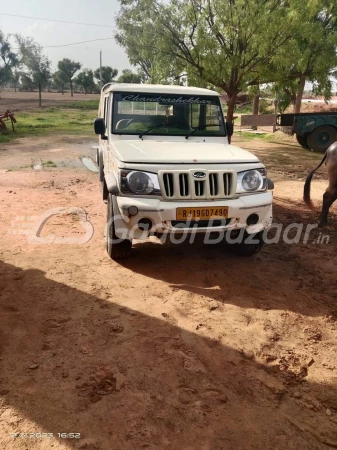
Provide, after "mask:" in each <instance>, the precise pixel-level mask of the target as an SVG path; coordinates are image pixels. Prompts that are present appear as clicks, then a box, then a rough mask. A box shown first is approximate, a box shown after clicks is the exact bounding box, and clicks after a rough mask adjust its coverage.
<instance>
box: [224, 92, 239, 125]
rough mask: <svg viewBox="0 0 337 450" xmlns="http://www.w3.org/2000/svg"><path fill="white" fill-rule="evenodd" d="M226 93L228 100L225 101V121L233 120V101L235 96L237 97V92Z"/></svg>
mask: <svg viewBox="0 0 337 450" xmlns="http://www.w3.org/2000/svg"><path fill="white" fill-rule="evenodd" d="M227 95H228V101H227V115H226V120H227V122H233V116H234V109H235V101H236V97H237V95H238V93H237V92H231V93H228V92H227Z"/></svg>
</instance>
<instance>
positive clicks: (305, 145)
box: [296, 134, 310, 148]
mask: <svg viewBox="0 0 337 450" xmlns="http://www.w3.org/2000/svg"><path fill="white" fill-rule="evenodd" d="M296 140H297V142H298V143H299V144H300V146H301V147H303V148H310V147H309V144H308V139H307V136H299V135H298V134H296Z"/></svg>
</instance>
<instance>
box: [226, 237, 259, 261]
mask: <svg viewBox="0 0 337 450" xmlns="http://www.w3.org/2000/svg"><path fill="white" fill-rule="evenodd" d="M231 238H233V239H234V238H235V236H232V235H231ZM228 245H229V249H230V251H231V252H232V253H234V254H235V255H238V256H253V255H257V254H258V253H259V252H260V251H261V250H262V248H263V246H264V240H263V232H260V233H255V234H248V233H247V232H246V231H245V232H244V234H243V237H242V240H241V242H235V243H234V244H231V243H230V242H229V244H228Z"/></svg>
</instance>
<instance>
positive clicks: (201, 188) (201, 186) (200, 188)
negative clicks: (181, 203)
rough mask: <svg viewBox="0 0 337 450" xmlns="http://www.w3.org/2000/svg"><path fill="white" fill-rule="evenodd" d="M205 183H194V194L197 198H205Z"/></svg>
mask: <svg viewBox="0 0 337 450" xmlns="http://www.w3.org/2000/svg"><path fill="white" fill-rule="evenodd" d="M205 184H206V182H205V181H199V180H198V181H195V182H194V192H195V196H196V197H203V195H204V193H205Z"/></svg>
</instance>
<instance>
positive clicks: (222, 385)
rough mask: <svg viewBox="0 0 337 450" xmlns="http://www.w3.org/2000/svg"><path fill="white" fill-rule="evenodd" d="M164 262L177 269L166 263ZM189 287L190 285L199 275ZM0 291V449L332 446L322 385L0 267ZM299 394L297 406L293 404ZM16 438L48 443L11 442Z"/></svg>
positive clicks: (330, 398) (37, 275)
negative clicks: (45, 435)
mask: <svg viewBox="0 0 337 450" xmlns="http://www.w3.org/2000/svg"><path fill="white" fill-rule="evenodd" d="M145 252H148V254H149V255H150V256H151V251H149V250H145ZM173 255H174V253H173ZM190 257H191V256H190ZM192 257H194V258H195V257H196V253H194V254H192ZM210 257H211V259H213V255H212V251H211V253H210ZM163 258H169V252H168V251H165V250H164V255H163ZM136 259H137V256H136ZM220 259H221V261H222V262H226V263H227V265H228V266H229V265H230V260H229V259H226V258H225V259H224V258H223V257H220ZM168 262H169V263H170V262H171V263H172V264H175V267H176V269H177V264H178V267H179V261H178V262H177V259H176V258H172V259H171V260H169V261H168ZM218 262H219V261H213V262H212V263H214V264H217V263H218ZM181 264H182V263H181ZM145 267H146V268H147V269H145V272H146V271H147V270H148V266H147V265H145ZM233 267H235V262H234V263H233ZM177 273H178V271H177V270H176V271H175V272H174V273H173V277H175V276H177ZM185 276H187V272H185ZM193 278H194V281H195V283H197V281H196V280H197V278H198V274H197V273H195V272H193ZM0 279H1V287H0V307H1V315H0V430H1V435H2V436H1V439H0V447H1V448H6V449H8V450H12V449H22V448H27V449H29V450H30V449H35V448H41V449H46V448H48V449H49V448H52V447H54V448H57V449H65V448H68V449H69V448H74V449H75V448H79V449H87V450H111V449H113V450H128V449H130V450H131V449H141V448H147V449H156V450H157V449H165V448H167V449H177V450H178V449H179V450H180V449H193V450H199V449H200V450H204V449H212V450H217V449H219V450H223V449H226V450H239V449H249V450H251V449H261V450H262V449H263V450H265V449H270V448H280V449H281V448H282V449H283V448H287V449H289V450H295V449H296V450H298V449H299V448H303V449H304V448H305V449H321V448H322V449H323V448H327V447H326V445H325V444H329V445H330V444H331V445H336V444H337V436H336V427H335V424H334V423H333V422H332V421H331V420H330V418H329V417H328V416H326V414H325V413H324V408H326V407H330V408H331V407H332V406H333V405H335V407H336V409H337V392H335V391H334V390H333V389H332V387H329V386H328V385H325V386H324V387H321V386H315V385H314V384H312V383H308V382H305V374H303V373H302V374H297V375H295V374H292V373H288V372H287V371H283V372H281V371H280V370H279V369H278V368H277V367H274V368H271V367H268V366H266V365H263V364H258V363H257V362H255V361H254V360H253V359H249V358H247V357H245V356H243V355H242V354H240V353H239V352H237V351H234V350H233V349H231V348H229V347H226V346H224V345H222V344H221V343H220V342H218V341H214V340H210V339H208V338H206V337H203V336H202V335H199V334H198V333H197V332H195V333H193V332H190V331H187V330H185V329H183V328H180V327H178V326H177V325H175V324H173V323H171V322H170V319H169V318H166V317H162V316H160V317H152V316H150V315H146V314H143V313H140V312H138V311H137V310H133V309H130V308H128V307H126V306H125V305H121V304H118V303H114V301H113V295H114V294H113V293H111V299H110V301H107V300H105V299H102V298H99V297H97V296H95V295H91V294H88V293H87V292H83V291H80V290H77V289H74V288H72V287H70V286H67V285H65V284H61V283H58V282H56V281H53V280H51V279H48V278H46V277H45V275H44V273H43V272H41V271H39V270H22V269H20V268H18V267H14V266H12V265H9V264H5V263H3V262H0ZM181 281H183V278H181ZM232 281H233V280H232ZM185 282H186V280H185ZM320 389H323V391H320ZM302 390H303V396H302V400H301V401H299V400H298V395H297V397H296V398H294V392H295V391H296V392H298V391H299V392H302ZM308 391H310V396H312V395H313V393H315V392H316V391H317V392H321V394H320V398H319V401H320V402H321V403H320V406H317V404H316V406H315V407H314V409H315V408H316V409H317V411H315V410H311V409H308V405H310V404H311V403H312V402H313V401H314V400H313V397H310V396H309V394H308ZM301 395H302V394H301ZM310 402H311V403H310ZM316 403H317V401H316ZM321 412H322V413H321ZM313 424H315V426H313ZM19 432H22V433H23V432H26V433H27V432H29V433H34V432H35V433H54V436H56V438H57V439H56V440H54V441H48V438H44V439H43V442H42V439H41V436H40V437H35V436H30V437H21V438H19V437H18V438H16V439H13V438H12V437H11V433H19ZM58 433H80V434H81V438H80V439H78V440H77V439H71V438H69V439H67V438H65V437H64V438H61V437H60V438H58V435H57V434H58Z"/></svg>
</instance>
